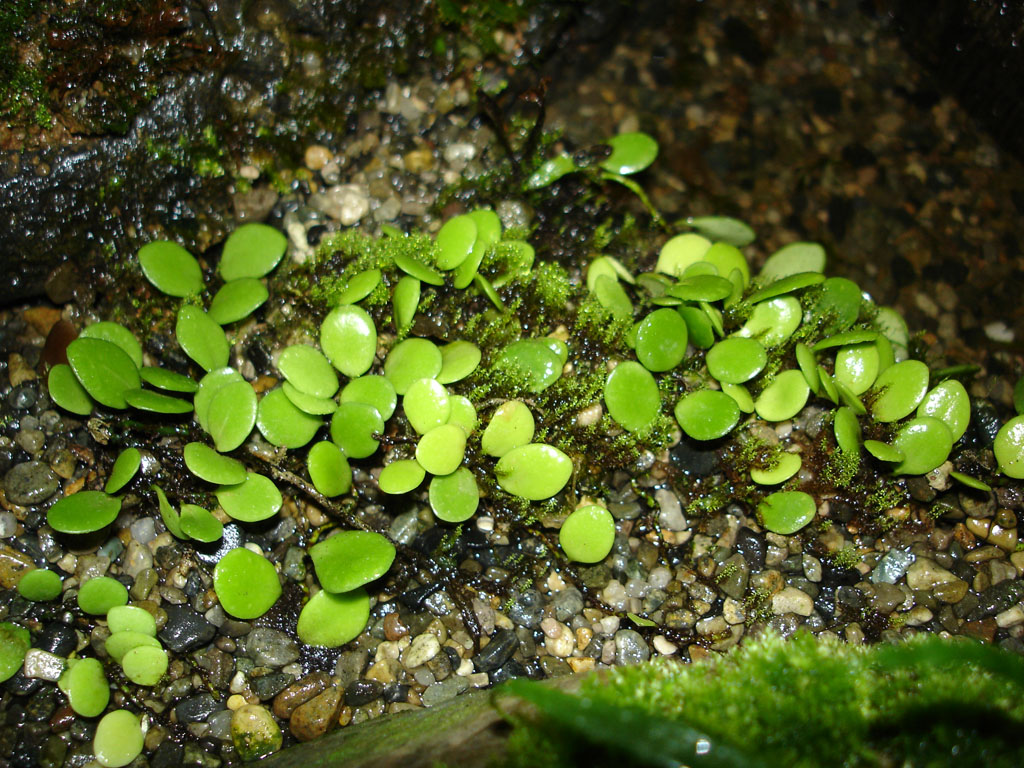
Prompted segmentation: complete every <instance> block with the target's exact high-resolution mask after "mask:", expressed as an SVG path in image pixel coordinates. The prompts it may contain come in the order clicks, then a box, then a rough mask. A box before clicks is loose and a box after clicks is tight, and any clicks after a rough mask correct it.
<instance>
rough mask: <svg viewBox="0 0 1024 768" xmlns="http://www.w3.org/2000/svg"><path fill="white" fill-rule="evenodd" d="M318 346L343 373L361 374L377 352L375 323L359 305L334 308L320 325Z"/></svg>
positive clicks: (366, 369) (368, 368) (348, 374)
mask: <svg viewBox="0 0 1024 768" xmlns="http://www.w3.org/2000/svg"><path fill="white" fill-rule="evenodd" d="M320 348H321V349H322V350H323V351H324V354H325V355H327V358H328V359H329V360H330V361H331V365H333V366H334V367H335V368H337V369H338V370H339V371H341V372H342V373H343V374H345V375H346V376H348V377H350V378H354V377H356V376H362V375H363V374H364V373H366V372H367V371H368V370H370V366H371V365H373V359H374V356H375V355H376V354H377V326H375V325H374V324H373V318H371V317H370V316H369V315H368V314H367V313H366V311H365V310H363V309H360V308H359V307H355V306H351V305H342V306H340V307H335V308H334V309H332V310H331V312H330V314H328V315H327V317H325V318H324V321H323V323H322V324H321V325H320Z"/></svg>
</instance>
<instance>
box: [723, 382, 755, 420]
mask: <svg viewBox="0 0 1024 768" xmlns="http://www.w3.org/2000/svg"><path fill="white" fill-rule="evenodd" d="M722 391H723V392H725V394H727V395H728V396H729V397H731V398H732V399H733V400H735V401H736V406H737V407H738V408H739V409H740V412H741V413H753V412H754V398H753V397H751V396H750V390H749V389H747V388H746V387H745V386H743V385H742V384H728V383H725V384H722Z"/></svg>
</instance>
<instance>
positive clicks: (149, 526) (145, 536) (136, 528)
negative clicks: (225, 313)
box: [130, 517, 156, 549]
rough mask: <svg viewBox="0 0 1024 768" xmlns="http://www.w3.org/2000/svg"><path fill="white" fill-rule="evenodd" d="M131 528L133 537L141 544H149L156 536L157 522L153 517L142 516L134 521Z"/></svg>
mask: <svg viewBox="0 0 1024 768" xmlns="http://www.w3.org/2000/svg"><path fill="white" fill-rule="evenodd" d="M130 530H131V533H132V539H133V540H134V541H137V542H138V543H139V544H149V542H151V541H152V540H153V539H155V538H156V522H155V521H154V520H153V518H152V517H140V518H139V519H138V520H134V521H132V524H131V528H130ZM147 549H148V547H147Z"/></svg>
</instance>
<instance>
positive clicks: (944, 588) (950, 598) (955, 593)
mask: <svg viewBox="0 0 1024 768" xmlns="http://www.w3.org/2000/svg"><path fill="white" fill-rule="evenodd" d="M967 589H968V585H967V582H966V581H963V580H962V579H955V580H953V581H945V582H942V583H941V584H936V585H935V588H934V589H933V590H932V594H933V595H934V596H935V599H937V600H939V601H941V602H943V603H949V604H953V603H959V602H960V601H961V600H963V599H964V596H965V595H966V594H967Z"/></svg>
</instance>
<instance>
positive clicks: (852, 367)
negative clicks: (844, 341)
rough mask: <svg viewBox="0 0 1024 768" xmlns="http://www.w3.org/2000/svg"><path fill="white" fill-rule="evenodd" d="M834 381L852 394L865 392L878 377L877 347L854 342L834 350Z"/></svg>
mask: <svg viewBox="0 0 1024 768" xmlns="http://www.w3.org/2000/svg"><path fill="white" fill-rule="evenodd" d="M834 375H835V380H836V383H838V384H842V385H843V386H845V387H846V388H847V389H849V390H850V392H852V393H853V394H854V395H862V394H864V393H865V392H867V391H868V390H869V389H870V388H871V385H872V384H874V383H875V379H876V378H878V347H876V346H875V345H874V344H870V343H864V344H854V345H851V346H848V347H843V348H842V349H840V350H839V351H838V352H836V366H835V374H834Z"/></svg>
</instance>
